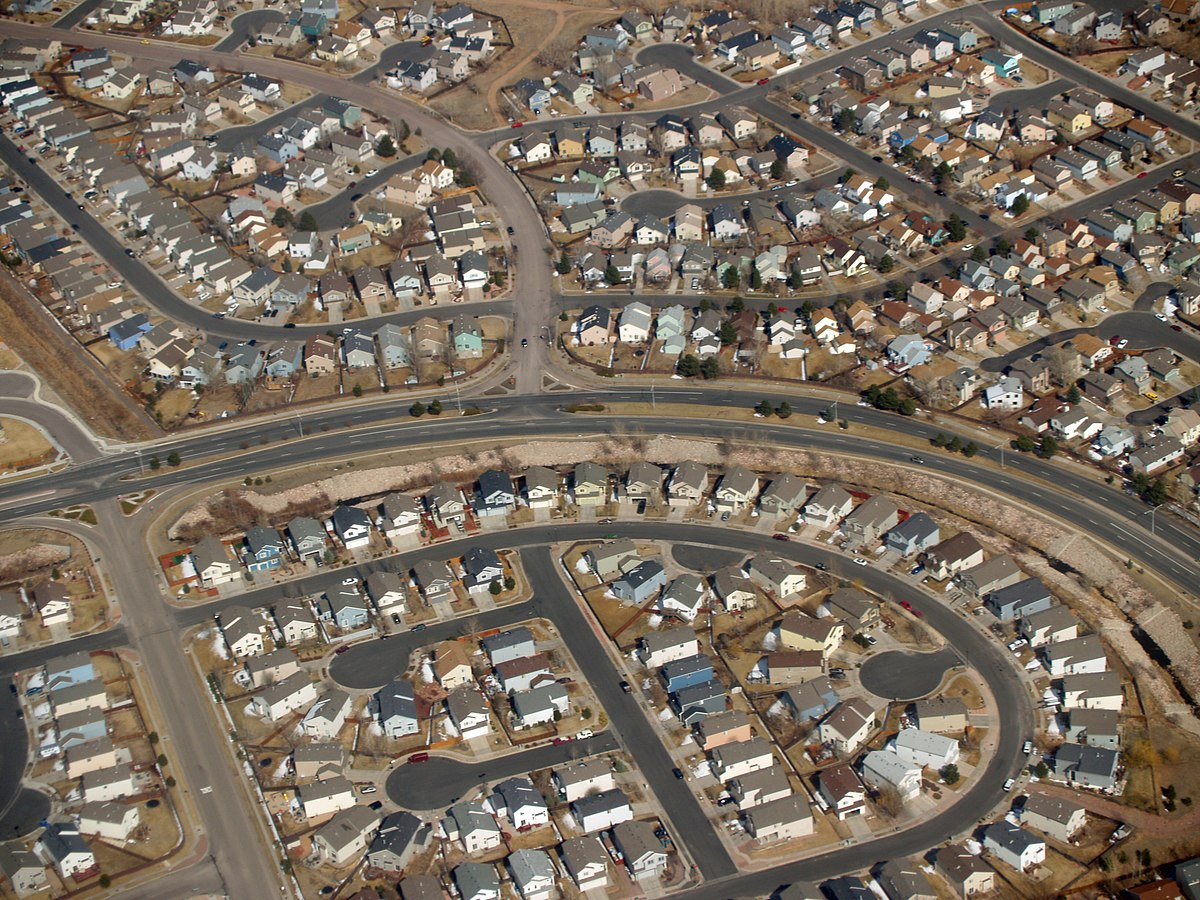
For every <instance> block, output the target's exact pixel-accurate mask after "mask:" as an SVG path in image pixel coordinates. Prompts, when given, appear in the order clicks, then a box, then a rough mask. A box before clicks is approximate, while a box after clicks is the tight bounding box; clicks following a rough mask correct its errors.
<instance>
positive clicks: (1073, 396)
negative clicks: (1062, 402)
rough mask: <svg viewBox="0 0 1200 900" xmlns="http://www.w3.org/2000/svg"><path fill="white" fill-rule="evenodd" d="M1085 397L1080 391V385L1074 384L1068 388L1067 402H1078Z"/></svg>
mask: <svg viewBox="0 0 1200 900" xmlns="http://www.w3.org/2000/svg"><path fill="white" fill-rule="evenodd" d="M1082 399H1083V395H1082V394H1080V393H1079V385H1077V384H1073V385H1071V387H1070V388H1069V389H1068V390H1067V402H1068V403H1071V404H1075V403H1078V402H1079V401H1080V400H1082Z"/></svg>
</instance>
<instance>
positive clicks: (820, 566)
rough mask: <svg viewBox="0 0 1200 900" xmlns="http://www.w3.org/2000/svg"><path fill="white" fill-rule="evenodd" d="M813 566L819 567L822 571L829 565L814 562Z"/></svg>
mask: <svg viewBox="0 0 1200 900" xmlns="http://www.w3.org/2000/svg"><path fill="white" fill-rule="evenodd" d="M813 568H814V569H820V570H821V571H822V572H824V571H825V570H826V569H828V568H829V566H827V565H825V563H815V564H814V565H813Z"/></svg>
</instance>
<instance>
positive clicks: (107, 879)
mask: <svg viewBox="0 0 1200 900" xmlns="http://www.w3.org/2000/svg"><path fill="white" fill-rule="evenodd" d="M99 884H100V887H102V888H106V887H108V886H109V885H110V884H112V876H111V875H109V874H108V873H107V872H102V873H101V874H100V882H99Z"/></svg>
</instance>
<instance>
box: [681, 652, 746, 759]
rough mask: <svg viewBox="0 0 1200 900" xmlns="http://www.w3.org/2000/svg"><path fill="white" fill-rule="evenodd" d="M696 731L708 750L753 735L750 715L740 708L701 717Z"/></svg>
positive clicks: (702, 744) (703, 745)
mask: <svg viewBox="0 0 1200 900" xmlns="http://www.w3.org/2000/svg"><path fill="white" fill-rule="evenodd" d="M710 670H711V664H710ZM695 731H696V736H697V737H698V738H699V744H700V746H701V747H703V748H704V750H706V751H711V750H713V749H715V748H717V747H720V746H723V745H725V744H732V743H737V742H739V741H748V740H750V738H751V737H752V727H751V724H750V717H749V716H748V715H747V714H746V713H744V712H743V711H742V710H740V709H735V710H730V711H729V712H722V713H717V714H716V715H713V716H708V717H707V718H704V719H701V720H700V721H699V722H697V723H696V726H695Z"/></svg>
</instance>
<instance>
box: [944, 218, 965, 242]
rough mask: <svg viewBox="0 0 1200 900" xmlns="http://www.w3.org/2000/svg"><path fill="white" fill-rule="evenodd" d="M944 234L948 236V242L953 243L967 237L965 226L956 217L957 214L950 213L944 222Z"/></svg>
mask: <svg viewBox="0 0 1200 900" xmlns="http://www.w3.org/2000/svg"><path fill="white" fill-rule="evenodd" d="M946 233H947V234H949V235H950V240H952V241H954V242H955V243H957V242H959V241H961V240H962V239H963V238H965V237H966V236H967V226H966V225H964V224H963V220H962V219H960V218H959V217H958V213H951V214H950V218H949V219H947V220H946Z"/></svg>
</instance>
